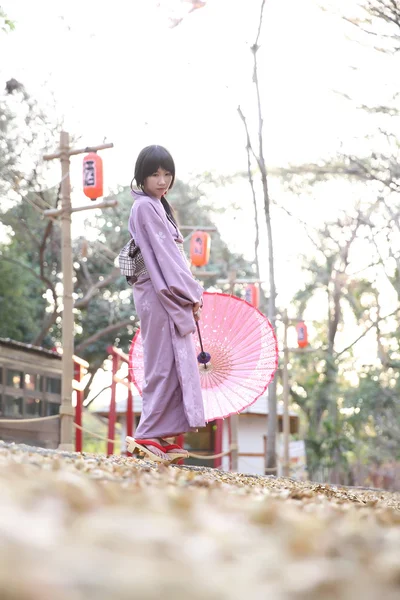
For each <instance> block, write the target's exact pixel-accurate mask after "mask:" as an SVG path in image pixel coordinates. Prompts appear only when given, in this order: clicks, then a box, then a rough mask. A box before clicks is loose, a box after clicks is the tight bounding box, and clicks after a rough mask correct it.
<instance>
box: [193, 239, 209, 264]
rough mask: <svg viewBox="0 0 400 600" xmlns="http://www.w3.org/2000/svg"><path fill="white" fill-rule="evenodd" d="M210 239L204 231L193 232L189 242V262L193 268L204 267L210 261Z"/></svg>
mask: <svg viewBox="0 0 400 600" xmlns="http://www.w3.org/2000/svg"><path fill="white" fill-rule="evenodd" d="M210 245H211V239H210V236H209V235H208V233H206V232H205V231H195V232H194V233H192V237H191V240H190V260H191V261H192V264H193V265H194V266H195V267H204V266H205V265H206V264H207V263H208V261H209V260H210Z"/></svg>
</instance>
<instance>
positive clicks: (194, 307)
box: [126, 146, 205, 462]
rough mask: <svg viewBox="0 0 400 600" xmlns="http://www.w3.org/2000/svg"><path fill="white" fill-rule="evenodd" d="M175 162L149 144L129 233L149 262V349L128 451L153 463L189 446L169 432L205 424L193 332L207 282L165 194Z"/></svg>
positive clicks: (137, 295) (145, 283)
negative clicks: (200, 279)
mask: <svg viewBox="0 0 400 600" xmlns="http://www.w3.org/2000/svg"><path fill="white" fill-rule="evenodd" d="M174 178H175V165H174V161H173V159H172V156H171V155H170V153H169V152H168V151H167V150H166V149H165V148H163V147H162V146H147V147H146V148H144V149H143V150H142V151H141V152H140V154H139V156H138V158H137V161H136V165H135V175H134V180H135V181H136V185H137V188H138V191H135V190H133V189H132V195H133V197H134V199H135V202H134V204H133V206H132V210H131V214H130V218H129V232H130V234H131V236H132V237H133V239H134V240H135V243H136V245H137V246H139V248H140V250H141V253H142V255H143V260H144V263H145V272H143V273H142V274H141V275H140V276H139V278H138V280H137V282H136V283H135V284H134V287H133V297H134V301H135V307H136V311H137V314H138V316H139V319H140V328H141V335H142V340H143V348H144V385H143V408H142V414H141V417H140V423H139V426H138V428H137V430H136V434H135V438H131V437H127V438H126V441H127V449H128V451H129V452H134V451H136V452H137V451H140V452H143V453H144V454H145V455H147V456H148V457H149V458H150V459H152V460H154V461H156V462H171V461H173V460H177V459H180V458H185V456H187V452H186V451H185V450H183V448H181V447H180V446H178V445H176V444H169V443H168V442H167V441H166V440H165V439H164V438H170V437H176V436H178V435H180V434H182V433H184V432H187V431H196V430H197V428H198V427H204V426H205V420H204V408H203V400H202V394H201V389H200V378H199V372H198V366H197V359H196V353H195V346H194V340H193V335H192V334H193V333H194V331H195V329H196V323H195V321H198V320H199V319H200V314H201V305H202V294H203V288H202V287H201V285H200V284H199V283H197V282H196V281H195V279H194V278H193V275H192V273H191V271H190V268H189V265H188V262H187V259H186V257H185V254H184V251H183V238H182V235H181V233H180V231H179V229H178V226H177V223H176V221H175V218H174V215H173V213H172V209H171V207H170V205H169V203H168V202H167V200H166V197H165V196H166V193H167V192H168V190H169V189H171V188H172V185H173V183H174Z"/></svg>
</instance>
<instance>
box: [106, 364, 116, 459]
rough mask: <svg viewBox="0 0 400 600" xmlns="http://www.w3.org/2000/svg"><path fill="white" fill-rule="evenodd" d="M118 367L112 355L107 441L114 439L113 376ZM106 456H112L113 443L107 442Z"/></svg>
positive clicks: (114, 388)
mask: <svg viewBox="0 0 400 600" xmlns="http://www.w3.org/2000/svg"><path fill="white" fill-rule="evenodd" d="M118 367H119V356H117V355H116V354H115V353H113V357H112V380H111V402H110V412H109V415H108V439H109V440H113V439H114V438H115V421H116V416H117V410H116V405H117V382H116V381H115V377H114V375H116V374H117V371H118ZM107 454H108V455H110V454H114V442H107Z"/></svg>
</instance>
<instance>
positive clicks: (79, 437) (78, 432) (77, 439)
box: [74, 362, 84, 452]
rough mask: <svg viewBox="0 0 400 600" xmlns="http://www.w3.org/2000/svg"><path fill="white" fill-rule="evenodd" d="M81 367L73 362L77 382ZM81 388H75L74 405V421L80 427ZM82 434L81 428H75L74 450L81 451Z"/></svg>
mask: <svg viewBox="0 0 400 600" xmlns="http://www.w3.org/2000/svg"><path fill="white" fill-rule="evenodd" d="M82 371H83V367H82V365H81V364H79V363H77V362H74V375H75V380H76V381H77V382H78V383H81V382H82ZM83 395H84V392H83V390H82V389H81V390H76V407H75V423H76V425H80V427H82V405H83ZM82 446H83V436H82V430H81V429H78V428H76V431H75V452H82Z"/></svg>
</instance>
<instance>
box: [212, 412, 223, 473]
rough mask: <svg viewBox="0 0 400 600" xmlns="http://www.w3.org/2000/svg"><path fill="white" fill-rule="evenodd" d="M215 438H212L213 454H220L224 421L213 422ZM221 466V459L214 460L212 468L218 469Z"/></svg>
mask: <svg viewBox="0 0 400 600" xmlns="http://www.w3.org/2000/svg"><path fill="white" fill-rule="evenodd" d="M214 426H215V427H216V429H215V436H214V454H221V452H222V436H223V429H224V420H223V419H216V420H215V421H214ZM221 465H222V458H214V468H215V469H219V468H220V467H221Z"/></svg>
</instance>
